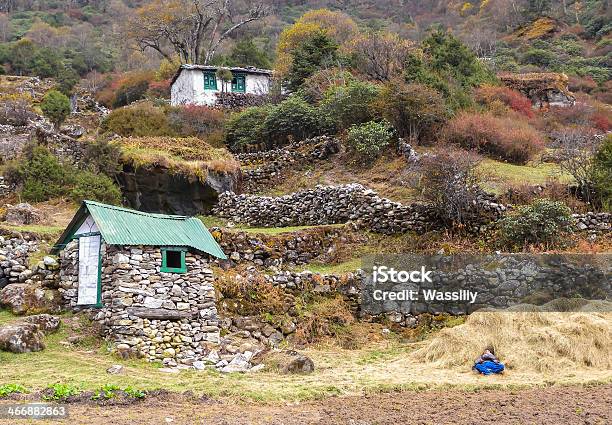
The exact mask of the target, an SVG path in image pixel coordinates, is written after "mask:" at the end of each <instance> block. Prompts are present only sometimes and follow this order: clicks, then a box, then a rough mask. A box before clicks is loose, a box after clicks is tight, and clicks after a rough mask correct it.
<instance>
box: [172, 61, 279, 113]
mask: <svg viewBox="0 0 612 425" xmlns="http://www.w3.org/2000/svg"><path fill="white" fill-rule="evenodd" d="M219 69H227V70H229V71H230V72H231V73H232V76H233V78H232V80H231V81H227V82H224V81H222V80H221V78H219V76H218V75H217V70H219ZM271 78H272V71H271V70H269V69H259V68H254V67H246V68H240V67H223V66H210V65H181V67H180V68H179V70H178V71H177V73H176V74H175V75H174V78H173V79H172V87H171V91H170V92H171V97H170V99H171V100H170V102H171V104H172V105H173V106H177V105H188V104H192V105H208V106H212V105H214V104H215V103H217V93H221V92H225V93H245V94H255V95H263V94H267V93H268V92H269V90H270V80H271Z"/></svg>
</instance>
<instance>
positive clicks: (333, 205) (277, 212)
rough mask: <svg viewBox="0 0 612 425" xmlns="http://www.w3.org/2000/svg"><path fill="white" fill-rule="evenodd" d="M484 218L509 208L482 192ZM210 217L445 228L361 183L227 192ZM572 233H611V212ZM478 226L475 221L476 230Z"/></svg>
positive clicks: (580, 222) (430, 212)
mask: <svg viewBox="0 0 612 425" xmlns="http://www.w3.org/2000/svg"><path fill="white" fill-rule="evenodd" d="M478 202H479V208H480V209H481V211H482V213H483V214H481V216H482V217H483V220H486V219H488V220H489V221H490V222H493V221H496V220H497V219H499V218H501V217H502V215H503V214H505V212H506V211H507V209H508V208H509V207H506V206H505V205H502V204H499V203H497V202H495V199H494V198H493V197H491V196H488V195H486V194H482V196H480V198H479V201H478ZM214 213H215V214H217V215H218V216H220V217H225V218H228V219H230V220H233V221H235V222H238V223H245V224H248V225H251V226H266V227H287V226H308V225H322V224H338V223H347V222H349V221H352V222H356V223H358V224H359V225H360V226H363V227H366V228H368V229H369V230H372V231H374V232H378V233H383V234H394V233H403V232H406V231H415V232H418V233H422V232H425V231H428V230H434V229H440V228H442V227H443V224H442V222H441V220H440V219H439V216H438V214H437V213H436V210H435V209H434V208H432V207H429V206H427V205H422V204H412V205H402V204H400V203H399V202H394V201H391V200H389V199H386V198H381V197H380V196H378V195H377V193H376V192H375V191H373V190H371V189H366V188H365V187H363V186H362V185H360V184H356V183H354V184H348V185H342V186H316V187H315V188H314V189H308V190H303V191H299V192H294V193H292V194H289V195H285V196H280V197H270V196H258V195H245V194H242V195H237V194H235V193H233V192H225V193H222V194H221V195H220V196H219V202H218V204H217V206H216V207H215V208H214ZM573 217H574V219H575V220H576V229H577V230H580V231H588V232H591V233H601V232H609V231H610V228H611V227H610V223H611V222H612V214H609V213H592V212H590V213H586V214H574V215H573ZM480 224H482V223H474V224H473V226H472V227H473V228H474V230H478V228H479V226H480Z"/></svg>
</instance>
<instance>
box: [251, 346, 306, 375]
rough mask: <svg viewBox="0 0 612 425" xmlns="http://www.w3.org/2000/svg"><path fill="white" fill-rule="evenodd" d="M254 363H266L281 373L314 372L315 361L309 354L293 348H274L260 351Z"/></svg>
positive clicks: (253, 360)
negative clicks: (306, 354)
mask: <svg viewBox="0 0 612 425" xmlns="http://www.w3.org/2000/svg"><path fill="white" fill-rule="evenodd" d="M251 361H252V363H253V364H255V365H258V364H263V363H265V364H266V365H268V367H269V368H271V369H276V370H278V371H279V372H281V373H291V374H294V373H312V372H313V371H314V369H315V366H314V362H313V361H312V360H311V359H310V358H309V357H307V356H305V355H303V354H301V353H298V352H297V351H293V350H282V351H280V350H273V351H267V352H261V353H258V354H257V355H255V356H254V357H253V359H252V360H251Z"/></svg>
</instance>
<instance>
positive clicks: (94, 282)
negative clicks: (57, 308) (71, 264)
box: [77, 235, 100, 305]
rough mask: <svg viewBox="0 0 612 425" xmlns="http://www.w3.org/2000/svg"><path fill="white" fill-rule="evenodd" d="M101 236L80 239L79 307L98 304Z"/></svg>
mask: <svg viewBox="0 0 612 425" xmlns="http://www.w3.org/2000/svg"><path fill="white" fill-rule="evenodd" d="M99 256H100V235H93V236H81V237H80V238H79V292H78V298H77V305H92V304H97V303H98V276H99V268H100V258H99Z"/></svg>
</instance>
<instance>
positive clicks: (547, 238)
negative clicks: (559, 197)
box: [498, 199, 573, 248]
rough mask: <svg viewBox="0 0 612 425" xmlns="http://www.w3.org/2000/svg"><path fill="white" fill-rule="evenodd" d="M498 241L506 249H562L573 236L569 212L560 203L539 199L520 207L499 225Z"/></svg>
mask: <svg viewBox="0 0 612 425" xmlns="http://www.w3.org/2000/svg"><path fill="white" fill-rule="evenodd" d="M498 224H499V233H500V240H501V241H502V244H503V245H504V246H505V247H508V248H521V247H524V246H526V245H541V246H544V247H546V248H552V247H555V246H562V245H563V242H564V240H565V237H566V236H567V235H568V234H569V233H571V232H572V227H573V219H572V213H571V211H570V209H569V208H568V207H567V206H566V205H565V204H564V203H563V202H559V201H551V200H549V199H538V200H536V201H535V202H534V203H533V204H531V205H526V206H521V207H518V208H517V209H516V211H514V212H512V213H510V214H509V215H507V216H506V217H504V218H502V219H501V220H500V221H499V223H498Z"/></svg>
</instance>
